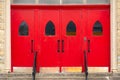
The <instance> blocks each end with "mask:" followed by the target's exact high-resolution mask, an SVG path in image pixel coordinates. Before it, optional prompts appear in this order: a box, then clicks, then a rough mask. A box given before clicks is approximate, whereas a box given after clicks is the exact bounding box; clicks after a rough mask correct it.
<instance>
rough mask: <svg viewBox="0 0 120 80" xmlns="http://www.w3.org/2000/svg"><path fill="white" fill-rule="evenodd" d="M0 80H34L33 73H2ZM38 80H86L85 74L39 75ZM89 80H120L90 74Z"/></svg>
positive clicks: (107, 75)
mask: <svg viewBox="0 0 120 80" xmlns="http://www.w3.org/2000/svg"><path fill="white" fill-rule="evenodd" d="M0 80H32V75H31V73H29V74H27V73H0ZM36 80H85V74H84V73H37V74H36ZM88 80H120V76H119V74H113V73H90V74H89V76H88Z"/></svg>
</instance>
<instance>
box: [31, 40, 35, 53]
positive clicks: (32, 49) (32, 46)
mask: <svg viewBox="0 0 120 80" xmlns="http://www.w3.org/2000/svg"><path fill="white" fill-rule="evenodd" d="M33 52H34V40H31V53H33Z"/></svg>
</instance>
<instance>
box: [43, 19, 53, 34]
mask: <svg viewBox="0 0 120 80" xmlns="http://www.w3.org/2000/svg"><path fill="white" fill-rule="evenodd" d="M45 35H55V26H54V24H53V22H52V21H49V22H48V23H47V24H46V28H45Z"/></svg>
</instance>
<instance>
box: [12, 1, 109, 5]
mask: <svg viewBox="0 0 120 80" xmlns="http://www.w3.org/2000/svg"><path fill="white" fill-rule="evenodd" d="M11 3H12V4H44V5H47V4H49V5H50V4H57V5H59V4H109V3H110V0H11Z"/></svg>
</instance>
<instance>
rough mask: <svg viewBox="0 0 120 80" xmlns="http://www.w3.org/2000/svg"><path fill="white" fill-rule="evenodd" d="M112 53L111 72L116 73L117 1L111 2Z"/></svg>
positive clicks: (111, 0) (112, 0)
mask: <svg viewBox="0 0 120 80" xmlns="http://www.w3.org/2000/svg"><path fill="white" fill-rule="evenodd" d="M110 4H111V7H110V16H111V18H110V20H111V21H110V24H111V27H110V29H111V30H110V37H111V38H110V41H111V42H110V44H111V45H110V46H111V48H110V51H111V71H113V72H115V71H116V70H117V51H116V42H117V41H116V32H117V29H116V28H117V24H116V0H110Z"/></svg>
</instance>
